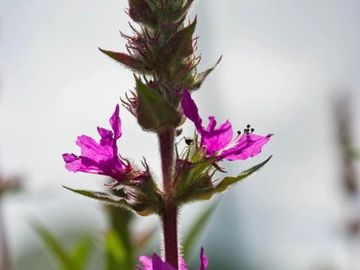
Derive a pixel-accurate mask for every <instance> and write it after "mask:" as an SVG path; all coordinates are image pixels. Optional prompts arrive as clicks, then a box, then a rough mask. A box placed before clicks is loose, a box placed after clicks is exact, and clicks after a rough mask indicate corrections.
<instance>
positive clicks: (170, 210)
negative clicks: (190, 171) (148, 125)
mask: <svg viewBox="0 0 360 270" xmlns="http://www.w3.org/2000/svg"><path fill="white" fill-rule="evenodd" d="M174 141H175V130H174V129H169V130H166V131H164V132H163V133H161V134H159V143H160V155H161V167H162V174H163V189H164V193H165V202H164V209H163V215H162V223H163V235H164V249H165V260H166V262H168V263H169V264H171V265H172V266H173V267H175V268H176V269H178V261H179V259H178V257H179V254H178V232H177V207H176V205H175V204H174V201H173V194H172V192H171V185H172V181H173V172H174Z"/></svg>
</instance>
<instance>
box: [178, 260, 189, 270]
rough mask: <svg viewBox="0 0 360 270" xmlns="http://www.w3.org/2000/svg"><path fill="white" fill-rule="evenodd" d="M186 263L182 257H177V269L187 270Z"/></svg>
mask: <svg viewBox="0 0 360 270" xmlns="http://www.w3.org/2000/svg"><path fill="white" fill-rule="evenodd" d="M187 269H188V268H187V265H186V262H185V260H184V258H183V257H180V258H179V270H187Z"/></svg>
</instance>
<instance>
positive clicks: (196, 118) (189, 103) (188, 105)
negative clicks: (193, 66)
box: [181, 90, 204, 134]
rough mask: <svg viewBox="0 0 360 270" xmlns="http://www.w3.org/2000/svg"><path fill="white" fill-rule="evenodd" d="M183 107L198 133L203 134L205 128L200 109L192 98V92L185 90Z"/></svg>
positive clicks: (182, 100)
mask: <svg viewBox="0 0 360 270" xmlns="http://www.w3.org/2000/svg"><path fill="white" fill-rule="evenodd" d="M181 107H182V109H183V111H184V114H185V116H186V117H187V118H189V119H190V120H191V121H192V122H194V124H195V127H196V129H197V131H198V132H199V133H200V134H203V132H204V128H203V127H202V125H201V124H202V119H201V118H200V115H199V111H198V108H197V106H196V104H195V102H194V100H193V99H192V98H191V95H190V92H189V91H188V90H185V91H184V93H183V95H182V98H181Z"/></svg>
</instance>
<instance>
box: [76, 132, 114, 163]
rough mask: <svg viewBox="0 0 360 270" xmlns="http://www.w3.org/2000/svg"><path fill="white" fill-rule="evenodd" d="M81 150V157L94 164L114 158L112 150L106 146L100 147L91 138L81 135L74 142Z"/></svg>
mask: <svg viewBox="0 0 360 270" xmlns="http://www.w3.org/2000/svg"><path fill="white" fill-rule="evenodd" d="M76 144H77V145H78V146H79V147H80V149H81V156H83V157H87V158H89V159H91V160H94V161H95V162H100V161H105V160H109V159H112V158H113V157H114V152H113V148H112V147H111V146H108V145H101V144H99V143H97V142H96V141H95V140H94V139H93V138H91V137H89V136H86V135H81V136H79V137H78V139H77V140H76Z"/></svg>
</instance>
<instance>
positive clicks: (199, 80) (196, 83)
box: [189, 56, 222, 90]
mask: <svg viewBox="0 0 360 270" xmlns="http://www.w3.org/2000/svg"><path fill="white" fill-rule="evenodd" d="M221 59H222V56H220V58H219V60H217V62H216V63H215V65H213V66H212V67H210V68H208V69H207V70H205V71H203V72H201V73H199V74H197V75H196V77H195V80H194V82H192V84H191V85H190V86H189V89H190V90H197V89H199V88H200V86H201V85H202V83H203V82H204V81H205V79H206V78H207V76H208V75H209V74H210V73H211V72H212V71H213V70H214V69H215V68H216V67H217V65H218V64H219V63H220V61H221Z"/></svg>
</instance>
